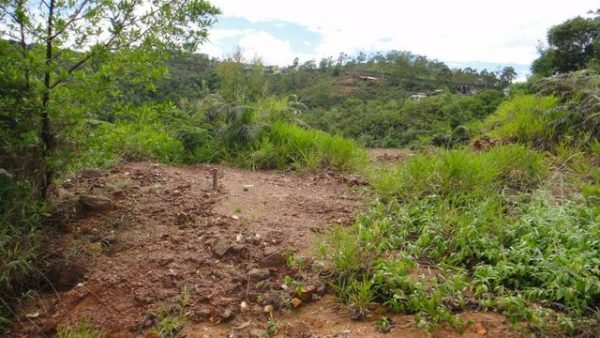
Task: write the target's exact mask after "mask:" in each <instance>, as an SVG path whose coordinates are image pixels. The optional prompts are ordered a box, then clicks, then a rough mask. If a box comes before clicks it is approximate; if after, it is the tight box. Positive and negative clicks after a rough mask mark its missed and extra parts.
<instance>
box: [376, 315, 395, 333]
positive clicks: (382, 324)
mask: <svg viewBox="0 0 600 338" xmlns="http://www.w3.org/2000/svg"><path fill="white" fill-rule="evenodd" d="M392 324H393V323H392V320H391V319H390V318H389V317H386V316H383V317H381V318H379V320H377V322H375V328H376V329H377V331H379V332H381V333H388V332H390V331H391V330H392Z"/></svg>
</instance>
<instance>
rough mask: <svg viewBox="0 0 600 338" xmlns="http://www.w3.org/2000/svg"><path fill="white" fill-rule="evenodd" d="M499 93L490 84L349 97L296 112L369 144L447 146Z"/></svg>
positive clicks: (465, 134)
mask: <svg viewBox="0 0 600 338" xmlns="http://www.w3.org/2000/svg"><path fill="white" fill-rule="evenodd" d="M503 99H504V95H503V94H502V93H501V92H500V91H497V90H491V89H489V90H484V91H482V92H480V93H478V94H476V95H473V96H462V95H450V94H441V95H434V96H430V97H427V98H425V99H423V100H420V101H416V100H412V99H408V98H400V99H383V98H382V99H370V100H361V99H358V98H355V97H352V98H347V99H345V100H344V101H342V102H341V103H340V104H338V105H336V106H335V107H334V108H332V109H331V110H328V111H323V110H322V109H317V110H314V111H312V112H307V113H304V114H302V115H301V116H302V118H303V119H305V120H306V121H307V122H308V123H309V124H310V125H312V126H314V127H317V128H319V129H323V130H325V131H328V132H330V133H339V134H341V135H344V136H346V137H351V138H354V139H356V140H359V141H361V142H362V143H364V144H365V145H367V146H371V147H399V146H403V145H408V144H415V143H433V144H434V145H438V146H449V147H452V146H455V145H457V144H460V143H463V142H465V141H468V140H469V138H470V131H469V130H468V129H467V128H465V127H464V126H465V125H466V124H468V123H469V122H470V121H473V120H478V119H482V118H484V117H486V116H487V115H489V114H490V113H492V112H493V111H494V110H495V109H496V107H497V106H498V105H499V104H500V102H502V100H503Z"/></svg>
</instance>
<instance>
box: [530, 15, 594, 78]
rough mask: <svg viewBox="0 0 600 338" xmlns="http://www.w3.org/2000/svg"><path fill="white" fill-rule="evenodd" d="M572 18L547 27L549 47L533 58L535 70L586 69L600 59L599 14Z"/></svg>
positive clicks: (559, 71)
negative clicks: (590, 16)
mask: <svg viewBox="0 0 600 338" xmlns="http://www.w3.org/2000/svg"><path fill="white" fill-rule="evenodd" d="M598 13H599V12H596V13H594V17H592V18H583V17H580V16H578V17H576V18H573V19H569V20H567V21H565V22H563V23H561V24H559V25H556V26H554V27H552V28H551V29H550V30H549V31H548V35H547V40H548V48H547V49H542V50H540V57H539V58H538V59H537V60H535V61H534V63H533V65H532V71H533V72H534V73H535V74H540V75H544V76H545V75H550V74H553V73H567V72H570V71H575V70H580V69H584V68H586V67H587V66H588V64H589V63H590V62H591V61H592V60H600V15H599V14H598Z"/></svg>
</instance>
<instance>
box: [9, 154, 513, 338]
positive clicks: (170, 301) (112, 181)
mask: <svg viewBox="0 0 600 338" xmlns="http://www.w3.org/2000/svg"><path fill="white" fill-rule="evenodd" d="M213 170H216V171H217V175H218V189H217V190H213V189H212V181H213ZM357 182H358V183H357ZM359 183H360V181H359V180H356V179H355V178H352V177H342V176H340V175H339V174H335V173H332V172H326V171H323V172H321V173H319V174H305V175H299V174H295V173H281V172H275V171H262V172H250V171H246V170H240V169H233V168H229V167H225V166H211V165H196V166H187V167H170V166H166V165H160V164H156V163H152V162H147V161H144V162H132V163H123V164H121V165H118V166H117V167H115V168H114V169H113V170H111V171H110V172H107V173H104V172H101V171H97V170H85V171H83V172H81V173H80V174H78V175H76V176H75V177H73V178H72V179H70V180H68V181H66V182H65V183H64V184H63V185H62V187H60V188H58V189H56V191H55V192H54V193H55V194H56V196H57V200H59V201H61V202H60V203H58V204H57V205H55V206H54V210H55V215H56V217H55V219H54V220H53V224H54V225H55V226H56V227H57V228H58V229H60V232H59V233H58V234H57V238H56V239H53V240H52V241H51V244H52V245H50V247H49V248H48V252H51V253H53V255H55V256H56V261H58V262H60V263H59V264H56V266H55V267H54V268H53V271H52V272H51V273H50V274H49V279H50V280H51V281H52V283H53V286H54V290H48V291H47V292H44V293H41V294H39V295H38V296H37V297H33V298H32V300H31V301H30V302H28V303H26V304H24V305H23V306H22V308H21V309H20V315H19V316H18V318H17V323H16V325H15V326H14V327H13V328H12V329H11V331H9V332H8V336H9V337H34V336H53V335H55V334H56V330H57V328H58V327H59V326H61V325H65V324H68V323H76V322H80V321H82V320H84V321H87V322H89V323H90V325H92V326H94V327H98V328H102V329H103V330H105V331H106V332H107V336H108V337H156V336H157V335H156V334H155V333H152V331H153V329H154V328H156V327H158V326H159V322H160V320H161V319H163V322H164V318H165V317H167V318H171V319H173V318H177V317H178V316H183V315H185V317H186V318H188V321H187V324H186V325H185V327H184V329H183V331H182V335H183V336H185V337H260V336H264V335H265V334H266V332H267V330H268V327H269V322H270V323H271V328H273V329H274V328H275V327H277V330H276V331H277V333H276V334H275V336H276V337H379V336H381V337H384V336H387V337H427V334H426V333H425V332H424V331H421V330H419V329H418V328H416V326H415V324H414V321H413V319H412V317H411V316H399V315H395V316H391V318H392V319H393V321H394V323H395V325H394V328H393V329H392V331H391V332H390V333H388V334H385V335H384V334H381V333H378V332H377V331H376V330H375V324H374V322H373V321H366V322H356V321H352V320H351V319H350V316H349V315H348V312H347V311H346V309H344V307H343V305H341V304H339V303H338V302H336V301H335V299H334V297H333V296H332V292H331V290H329V289H328V287H327V285H326V284H325V282H324V281H323V280H322V278H321V277H320V276H319V274H318V273H317V272H315V271H318V269H315V267H317V268H318V267H319V266H320V265H319V261H318V260H316V259H315V258H314V257H315V254H314V253H315V252H314V250H315V247H316V244H317V240H318V237H319V234H321V233H324V232H326V231H327V229H328V228H329V227H331V225H332V224H334V223H339V224H342V225H347V224H349V223H350V222H351V221H352V219H353V217H354V215H355V213H356V212H357V211H358V210H359V209H360V208H361V207H364V206H365V205H366V203H367V202H368V200H369V198H368V197H367V196H366V192H365V189H364V188H362V187H361V186H360V184H359ZM286 276H287V277H286ZM290 281H291V283H290ZM294 298H296V299H294ZM463 317H465V319H472V320H473V322H474V323H475V324H474V325H471V327H469V329H467V332H466V333H465V335H464V336H465V337H481V336H488V337H510V336H516V335H517V334H516V333H515V332H513V331H511V330H510V329H509V328H508V324H506V322H505V320H504V319H503V318H502V317H501V316H499V315H497V314H493V313H487V314H481V313H465V314H463ZM273 331H275V330H273ZM433 336H439V337H454V336H460V335H459V334H458V333H457V332H455V331H453V330H451V329H444V328H442V329H441V330H440V331H438V332H435V333H433Z"/></svg>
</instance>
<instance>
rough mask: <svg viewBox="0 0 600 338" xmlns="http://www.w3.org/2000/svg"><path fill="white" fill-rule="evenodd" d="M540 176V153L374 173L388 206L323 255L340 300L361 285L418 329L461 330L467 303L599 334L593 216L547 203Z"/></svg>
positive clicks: (579, 204) (448, 159)
mask: <svg viewBox="0 0 600 338" xmlns="http://www.w3.org/2000/svg"><path fill="white" fill-rule="evenodd" d="M569 156H570V157H572V156H573V155H569ZM587 168H589V167H587ZM545 172H546V168H545V164H544V160H543V156H542V155H541V154H539V153H537V152H536V151H533V150H531V149H529V148H527V147H524V146H519V145H510V146H499V147H496V148H493V149H491V150H490V151H488V152H482V153H475V152H471V151H468V150H451V151H447V150H442V151H439V152H438V153H437V154H430V155H417V156H415V157H414V158H411V159H409V160H408V161H407V162H406V163H404V164H402V165H400V166H399V167H398V168H397V169H395V170H392V171H390V173H388V174H383V175H374V177H373V178H372V181H373V187H374V188H375V190H376V191H377V192H378V193H379V194H381V195H383V196H384V197H385V198H383V199H381V200H379V201H376V202H375V203H374V204H373V205H372V207H371V208H370V210H368V211H366V212H364V213H362V214H360V215H359V216H358V217H357V219H356V220H355V223H354V225H353V226H352V227H350V228H341V227H336V228H334V230H333V231H332V232H331V234H329V235H328V236H327V238H326V239H325V241H324V242H323V243H321V245H320V252H321V254H322V257H323V258H324V259H325V261H326V262H328V263H329V264H330V265H329V266H330V267H331V271H333V277H332V283H334V285H335V286H336V290H337V291H338V294H339V295H340V297H341V298H342V299H351V298H350V297H351V295H352V294H353V293H352V292H351V291H348V290H352V288H355V287H350V286H353V285H360V283H363V282H364V281H369V283H371V284H370V285H371V287H370V293H371V294H373V299H375V300H376V301H378V302H381V303H383V304H385V305H387V306H388V307H389V308H390V309H392V310H394V311H398V312H402V313H411V314H415V315H416V318H417V321H418V323H419V325H421V326H422V327H425V328H432V327H435V325H436V323H438V322H440V321H445V322H449V323H450V324H451V325H453V326H455V327H457V328H458V329H462V328H464V325H465V324H464V323H462V322H461V321H460V320H458V319H457V317H455V316H454V315H453V313H455V312H457V311H461V310H465V309H468V308H472V307H473V305H476V306H477V307H479V308H481V309H497V310H499V311H502V312H503V313H504V314H505V315H506V316H507V317H508V318H510V319H511V320H513V321H515V322H519V321H523V320H525V321H527V322H528V323H530V324H531V325H533V326H538V327H540V328H542V327H543V326H544V322H545V321H547V320H553V318H554V320H556V318H557V314H559V315H560V316H562V317H561V318H563V319H562V321H563V322H565V323H577V324H573V325H571V326H570V329H569V330H571V332H572V333H578V332H579V333H581V332H584V331H585V330H587V327H590V325H591V326H593V325H596V324H597V323H596V321H595V320H596V317H595V311H596V310H595V309H597V308H598V307H600V303H598V299H600V273H598V271H600V260H598V259H597V252H598V250H600V237H598V234H600V232H599V230H598V229H597V228H598V227H599V226H600V224H599V223H598V220H599V219H600V217H599V214H598V213H599V212H600V209H598V208H597V204H595V203H591V204H590V203H587V202H586V201H585V200H582V199H576V200H573V201H564V202H561V203H560V204H556V203H554V202H551V200H552V198H551V197H550V196H549V195H548V194H549V192H548V191H547V190H546V187H545V186H544V185H543V183H542V182H543V181H542V179H543V178H544V177H545ZM423 262H426V264H427V266H428V267H427V268H426V267H424V266H422V264H423ZM430 269H433V273H432V271H431V270H430ZM428 271H429V272H428ZM355 294H356V292H355ZM534 304H536V305H534ZM539 306H541V308H540V307H539ZM536 307H537V308H536ZM565 318H567V319H565Z"/></svg>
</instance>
